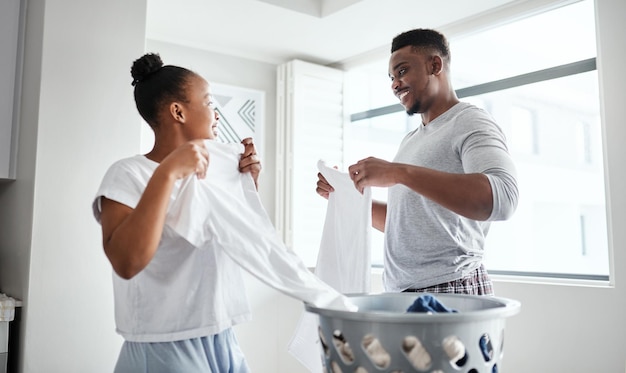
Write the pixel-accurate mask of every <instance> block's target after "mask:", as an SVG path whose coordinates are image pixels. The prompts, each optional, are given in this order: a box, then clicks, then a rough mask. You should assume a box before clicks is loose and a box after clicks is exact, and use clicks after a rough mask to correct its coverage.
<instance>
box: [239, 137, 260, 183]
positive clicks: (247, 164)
mask: <svg viewBox="0 0 626 373" xmlns="http://www.w3.org/2000/svg"><path fill="white" fill-rule="evenodd" d="M241 143H242V144H243V145H244V147H245V150H244V151H243V154H242V155H241V159H240V160H239V171H240V172H249V173H250V175H252V179H253V180H254V185H256V187H257V189H258V188H259V184H258V179H259V174H260V173H261V160H260V159H259V156H258V155H257V154H256V148H255V147H254V141H253V140H252V138H251V137H246V138H245V139H243V140H241Z"/></svg>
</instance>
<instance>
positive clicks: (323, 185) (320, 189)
mask: <svg viewBox="0 0 626 373" xmlns="http://www.w3.org/2000/svg"><path fill="white" fill-rule="evenodd" d="M315 191H316V192H317V194H319V195H320V196H322V197H324V198H326V199H328V196H329V195H330V193H331V192H334V191H335V189H334V188H333V187H332V185H330V184H329V183H328V181H327V180H326V178H325V177H324V175H322V173H321V172H318V173H317V188H316V189H315Z"/></svg>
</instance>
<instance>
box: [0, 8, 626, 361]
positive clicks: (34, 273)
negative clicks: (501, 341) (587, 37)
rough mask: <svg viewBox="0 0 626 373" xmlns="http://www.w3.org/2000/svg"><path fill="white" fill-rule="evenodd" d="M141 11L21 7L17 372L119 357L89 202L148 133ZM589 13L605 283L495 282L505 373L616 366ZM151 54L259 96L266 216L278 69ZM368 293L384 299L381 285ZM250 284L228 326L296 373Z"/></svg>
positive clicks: (282, 308) (608, 70)
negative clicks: (246, 309) (514, 309)
mask: <svg viewBox="0 0 626 373" xmlns="http://www.w3.org/2000/svg"><path fill="white" fill-rule="evenodd" d="M145 7H146V2H145V0H143V1H138V0H134V1H131V2H128V1H124V0H110V1H107V2H101V3H96V2H93V1H90V2H86V1H84V0H55V1H47V2H46V1H45V0H30V1H29V14H28V21H29V23H28V35H27V48H26V49H27V50H26V61H25V64H26V65H25V76H24V87H23V88H24V98H23V107H22V111H21V112H22V120H21V126H20V142H19V154H18V157H19V158H18V175H17V180H16V181H15V182H11V183H3V184H0V206H1V208H0V289H1V290H2V291H3V292H6V293H9V294H11V295H13V296H16V297H19V298H21V299H23V300H24V315H23V316H24V319H23V322H22V330H21V337H22V346H21V347H22V348H21V356H22V361H21V362H22V369H21V370H20V371H23V372H52V373H54V372H110V371H111V368H112V366H113V364H114V362H115V359H116V357H117V352H118V348H119V346H120V344H121V338H119V337H118V336H117V335H116V334H115V333H114V324H113V312H112V307H113V306H112V290H111V279H110V266H109V264H108V262H107V260H106V258H105V257H104V255H103V254H102V249H101V244H100V230H99V226H98V225H97V224H96V223H95V221H94V220H93V218H92V216H91V211H90V203H91V199H92V197H93V194H94V193H95V190H96V189H97V186H98V184H99V182H100V180H101V178H102V175H103V174H104V171H105V170H106V168H107V167H108V166H109V165H110V164H111V163H112V162H113V161H114V160H116V159H118V158H120V157H123V156H126V155H128V154H134V153H136V152H137V151H138V148H139V143H140V126H142V125H143V124H142V123H141V120H140V118H139V116H138V115H137V114H136V110H135V108H134V105H133V100H132V90H131V86H130V76H129V68H130V64H131V62H132V61H133V60H134V59H135V58H137V57H138V56H140V55H141V54H142V53H143V52H144V29H145ZM597 10H598V25H599V26H598V27H599V32H600V33H599V43H598V45H599V48H600V55H599V57H598V65H599V72H600V80H601V85H602V87H601V92H602V95H603V106H604V107H603V110H604V112H603V115H604V117H603V119H604V122H605V125H606V129H605V139H606V148H607V154H608V157H607V159H606V162H605V163H606V165H607V167H608V172H607V180H608V195H609V197H610V203H611V205H610V216H609V218H610V221H611V223H612V231H611V237H610V238H611V240H610V241H611V243H612V245H613V247H614V260H613V266H614V277H613V278H614V286H613V287H608V288H593V287H576V286H562V285H541V284H520V283H510V282H504V281H498V282H497V283H496V291H497V293H498V295H500V296H505V297H510V298H513V299H518V300H520V301H521V302H522V311H521V313H520V314H519V315H517V316H514V317H512V318H511V319H509V320H507V328H506V348H505V358H504V368H505V369H506V370H505V371H506V372H508V373H516V372H520V373H521V372H568V373H569V372H574V373H576V372H620V373H621V372H624V370H625V361H624V360H625V356H626V342H625V339H624V337H625V336H626V318H625V317H624V314H626V284H625V283H624V280H623V278H624V276H625V274H626V250H625V249H626V231H624V230H623V229H621V227H622V226H623V225H624V224H625V223H626V196H625V195H624V194H623V192H622V191H623V190H626V171H625V170H626V149H625V148H624V146H623V144H624V143H626V128H625V127H624V126H623V118H626V107H625V106H624V105H623V97H624V95H623V87H626V73H625V72H624V71H623V70H622V67H623V66H626V51H625V50H624V48H623V38H622V35H626V29H625V28H626V26H625V22H624V19H623V18H624V16H623V15H624V14H626V3H625V2H624V1H623V0H601V1H599V4H598V5H597ZM111 25H115V27H111ZM147 44H148V47H149V48H148V49H147V50H151V51H155V50H156V49H159V50H160V51H161V53H162V55H163V57H164V59H166V61H167V62H168V63H169V62H170V61H171V62H172V63H179V62H178V61H180V63H181V64H185V65H189V64H187V63H184V62H189V63H191V62H193V64H191V66H190V67H192V68H194V69H197V70H198V71H200V70H202V73H203V75H205V77H206V78H207V79H208V80H209V81H214V82H219V83H224V84H230V85H237V86H242V87H249V88H254V89H261V90H265V91H266V113H267V115H266V125H267V127H266V136H265V139H266V143H265V148H266V149H267V150H268V152H266V156H265V160H264V171H263V173H262V181H261V186H260V189H261V195H262V200H263V202H264V204H265V205H266V206H267V207H268V212H270V216H273V214H272V213H271V212H272V211H271V208H273V206H274V203H273V194H272V193H273V192H272V191H273V187H274V185H273V180H274V175H273V173H274V166H273V165H274V163H275V159H273V158H272V157H273V155H272V154H271V151H269V150H270V149H272V148H273V146H274V145H275V143H273V142H272V141H275V140H274V133H273V132H272V131H273V127H272V123H273V120H274V116H275V109H274V104H275V102H273V99H274V95H275V83H274V82H273V81H274V79H275V67H272V66H271V65H267V64H262V63H253V62H252V61H246V60H241V59H236V58H229V57H225V56H219V55H215V54H211V53H206V52H200V51H195V50H191V49H184V48H180V49H179V48H178V47H174V46H166V45H162V44H159V43H156V42H152V41H148V43H147ZM170 51H171V52H175V53H176V58H175V59H174V58H173V57H172V59H171V60H170V59H169V55H168V54H169V52H170ZM196 61H197V63H202V67H201V68H198V66H199V65H197V63H196ZM205 64H206V65H205ZM374 284H375V287H374V290H375V291H376V290H379V289H380V284H379V279H378V278H376V279H375V281H374ZM247 285H248V288H247V290H248V291H247V292H248V295H249V297H250V299H251V301H252V308H253V309H252V311H253V317H254V320H253V321H252V322H251V323H248V324H245V325H241V326H240V327H237V328H236V330H237V334H238V336H239V338H240V341H241V344H242V347H243V348H244V351H245V352H246V354H247V355H248V358H249V360H250V363H251V365H252V367H253V368H254V371H255V372H256V373H264V372H267V373H276V372H289V373H294V372H304V370H303V369H302V368H301V367H300V366H299V365H298V363H297V362H295V361H294V360H293V358H291V357H290V355H289V354H288V353H287V349H286V345H287V343H288V341H289V338H290V337H291V333H292V332H293V328H294V327H295V324H296V321H297V319H298V317H299V315H300V312H301V310H302V307H301V304H299V302H296V301H293V300H292V299H288V298H286V297H285V296H283V295H281V294H277V293H276V292H274V291H273V290H271V289H268V288H266V287H265V286H264V285H261V284H259V283H258V282H256V280H253V279H251V278H248V281H247Z"/></svg>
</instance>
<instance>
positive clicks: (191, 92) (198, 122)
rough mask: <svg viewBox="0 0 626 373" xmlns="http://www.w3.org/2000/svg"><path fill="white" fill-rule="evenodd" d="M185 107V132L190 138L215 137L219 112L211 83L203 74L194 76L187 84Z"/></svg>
mask: <svg viewBox="0 0 626 373" xmlns="http://www.w3.org/2000/svg"><path fill="white" fill-rule="evenodd" d="M184 107H185V114H186V120H185V134H186V137H187V139H188V140H195V139H215V138H216V137H217V125H218V122H219V119H220V118H219V114H218V113H217V111H216V110H215V107H214V106H213V97H212V96H211V91H210V89H209V83H208V82H207V81H206V80H205V79H204V78H202V77H201V76H198V75H196V76H194V77H193V78H192V79H191V80H190V82H189V85H188V86H187V102H186V103H184Z"/></svg>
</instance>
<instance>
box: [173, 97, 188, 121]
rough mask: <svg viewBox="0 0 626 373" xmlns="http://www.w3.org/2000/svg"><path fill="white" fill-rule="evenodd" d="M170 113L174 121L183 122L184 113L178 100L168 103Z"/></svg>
mask: <svg viewBox="0 0 626 373" xmlns="http://www.w3.org/2000/svg"><path fill="white" fill-rule="evenodd" d="M170 115H171V116H172V118H174V120H175V121H177V122H181V123H184V122H185V115H184V113H183V106H182V105H181V104H180V103H178V102H172V103H171V104H170Z"/></svg>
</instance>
